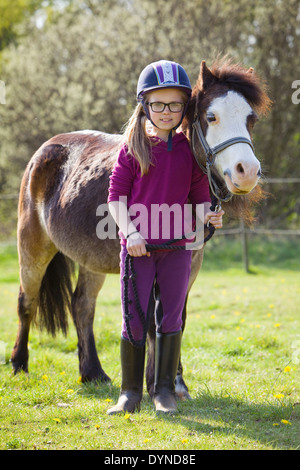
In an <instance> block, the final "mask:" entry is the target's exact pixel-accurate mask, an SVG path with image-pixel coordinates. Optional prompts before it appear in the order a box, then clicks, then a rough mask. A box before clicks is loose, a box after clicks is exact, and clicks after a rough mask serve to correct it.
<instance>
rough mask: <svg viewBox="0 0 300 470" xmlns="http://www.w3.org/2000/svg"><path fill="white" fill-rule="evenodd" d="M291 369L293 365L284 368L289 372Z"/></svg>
mask: <svg viewBox="0 0 300 470" xmlns="http://www.w3.org/2000/svg"><path fill="white" fill-rule="evenodd" d="M290 370H291V366H286V367H285V368H284V369H283V372H289V371H290Z"/></svg>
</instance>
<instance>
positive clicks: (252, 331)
mask: <svg viewBox="0 0 300 470" xmlns="http://www.w3.org/2000/svg"><path fill="white" fill-rule="evenodd" d="M250 245H251V251H250V260H251V265H252V274H246V273H244V271H243V268H242V263H241V260H240V246H239V244H238V243H237V242H234V241H232V242H231V241H229V242H225V241H224V240H223V239H221V237H219V238H217V237H216V238H215V240H212V241H211V242H210V244H209V246H208V247H207V252H206V257H205V263H204V267H203V269H202V271H201V273H200V274H199V276H198V279H197V281H196V284H195V285H194V287H193V289H192V293H191V296H190V300H189V316H188V321H187V326H186V331H185V333H184V337H183V345H182V361H183V366H184V377H185V380H186V382H187V384H188V386H189V390H190V394H191V396H192V400H188V401H185V402H179V403H178V410H179V412H178V414H176V415H175V416H166V417H158V416H156V414H155V412H154V409H153V405H152V403H151V401H150V399H149V397H148V396H147V394H146V392H145V396H144V399H143V402H142V408H141V412H140V413H135V414H132V415H129V414H125V415H122V416H108V415H107V414H106V411H107V409H108V408H109V407H110V406H111V404H112V403H114V402H115V401H116V400H117V398H118V394H119V387H120V364H119V336H120V324H121V318H120V305H119V279H118V276H109V278H108V279H107V281H106V283H105V285H104V287H103V290H102V294H101V295H100V296H99V299H98V301H97V312H96V318H95V336H96V344H97V349H98V352H99V357H100V360H101V363H102V366H103V368H104V370H105V372H106V373H107V374H108V375H109V376H110V377H111V379H112V383H111V384H108V385H103V384H88V385H83V384H82V383H81V382H80V379H79V377H78V360H77V350H76V348H77V338H76V333H75V330H74V327H73V325H72V324H71V322H70V328H69V330H70V331H69V334H68V336H67V337H63V336H62V335H58V336H57V337H56V338H52V337H51V336H49V335H47V334H46V333H44V332H40V331H38V330H36V329H32V331H31V334H30V363H29V367H30V372H29V375H28V376H27V375H25V374H24V373H21V374H19V375H17V376H13V375H12V372H11V364H10V363H9V358H10V354H11V349H12V347H13V344H14V341H15V337H16V332H17V314H16V301H17V294H18V265H17V257H16V250H15V248H14V247H12V248H1V249H0V250H1V251H0V293H1V297H0V302H1V303H0V361H1V362H2V364H0V449H23V450H32V449H39V450H44V449H49V450H54V449H57V450H58V449H107V450H119V449H128V450H133V449H143V450H146V449H151V450H155V449H157V450H166V449H171V450H188V449H192V450H198V449H201V450H204V449H208V450H222V449H226V450H229V449H230V450H239V449H248V450H249V449H251V450H258V449H259V450H274V449H276V450H279V449H289V450H293V449H299V448H300V380H299V379H300V373H299V372H300V367H299V363H300V325H299V304H300V282H299V267H300V266H299V264H300V262H299V260H300V251H299V246H298V245H297V243H296V242H294V243H292V242H290V243H288V242H280V243H279V242H278V241H273V243H263V242H262V241H261V240H253V242H252V243H251V244H250ZM217 268H218V270H217Z"/></svg>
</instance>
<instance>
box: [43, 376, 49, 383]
mask: <svg viewBox="0 0 300 470" xmlns="http://www.w3.org/2000/svg"><path fill="white" fill-rule="evenodd" d="M42 379H43V380H45V381H46V382H47V380H48V375H46V374H44V375H43V376H42Z"/></svg>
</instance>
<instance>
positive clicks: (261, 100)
mask: <svg viewBox="0 0 300 470" xmlns="http://www.w3.org/2000/svg"><path fill="white" fill-rule="evenodd" d="M210 71H211V73H212V74H213V75H214V77H215V85H216V84H217V83H218V84H220V85H223V86H226V88H228V90H233V91H236V92H237V93H240V94H241V95H243V96H244V97H245V99H246V100H247V101H248V103H249V104H250V106H251V107H252V108H254V110H255V111H256V112H257V113H258V114H261V115H266V114H267V113H268V111H269V110H270V107H271V100H270V98H269V97H268V95H267V92H266V85H265V82H264V81H263V80H262V78H260V77H259V76H258V75H257V73H256V72H254V70H253V68H249V69H245V68H244V67H243V66H242V65H240V64H234V63H232V60H231V59H228V58H227V57H225V58H223V59H217V60H216V61H215V62H214V63H213V65H212V66H211V67H210Z"/></svg>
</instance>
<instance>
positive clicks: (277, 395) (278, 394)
mask: <svg viewBox="0 0 300 470" xmlns="http://www.w3.org/2000/svg"><path fill="white" fill-rule="evenodd" d="M273 396H274V398H278V399H280V398H283V397H284V395H283V393H277V394H276V395H273Z"/></svg>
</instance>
